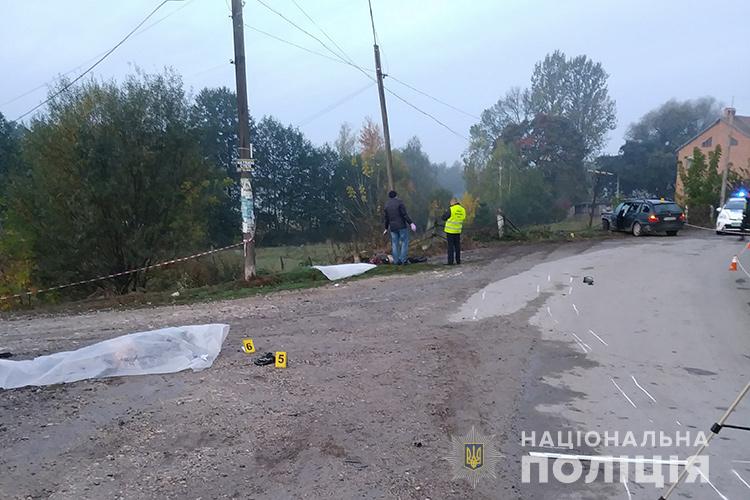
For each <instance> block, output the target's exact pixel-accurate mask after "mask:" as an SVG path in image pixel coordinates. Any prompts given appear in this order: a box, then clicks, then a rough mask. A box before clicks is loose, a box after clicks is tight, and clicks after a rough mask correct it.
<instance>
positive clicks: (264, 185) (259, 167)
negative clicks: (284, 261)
mask: <svg viewBox="0 0 750 500" xmlns="http://www.w3.org/2000/svg"><path fill="white" fill-rule="evenodd" d="M253 144H254V149H255V156H256V158H257V161H256V168H255V171H254V173H253V181H254V182H253V188H254V190H255V202H256V206H255V208H256V216H257V218H258V222H259V230H260V238H261V239H262V241H264V242H266V243H268V244H278V243H282V242H285V243H287V242H303V241H315V240H321V239H325V238H328V237H331V236H332V235H334V234H335V233H336V231H337V227H336V226H337V225H340V224H341V223H340V222H339V219H338V218H337V214H336V202H335V199H334V198H335V193H333V192H332V189H331V188H332V177H333V175H334V171H335V169H336V164H337V160H338V156H337V154H336V152H335V151H334V150H332V149H331V148H329V147H323V148H317V147H315V146H313V145H312V143H310V141H309V140H308V139H306V138H305V136H304V135H303V134H302V133H301V132H300V131H299V130H297V129H296V128H293V127H291V126H284V125H282V124H281V123H280V122H278V121H277V120H276V119H274V118H272V117H264V118H263V119H262V120H260V121H259V122H258V124H257V126H256V127H255V128H254V130H253Z"/></svg>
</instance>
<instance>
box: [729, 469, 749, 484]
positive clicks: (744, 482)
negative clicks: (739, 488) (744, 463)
mask: <svg viewBox="0 0 750 500" xmlns="http://www.w3.org/2000/svg"><path fill="white" fill-rule="evenodd" d="M732 472H734V475H735V476H737V479H739V480H740V481H742V484H744V485H745V486H747V487H748V488H750V484H747V481H745V480H744V479H742V476H740V474H739V472H737V471H736V470H734V469H732Z"/></svg>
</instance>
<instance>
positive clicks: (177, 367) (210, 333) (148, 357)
mask: <svg viewBox="0 0 750 500" xmlns="http://www.w3.org/2000/svg"><path fill="white" fill-rule="evenodd" d="M228 333H229V325H224V324H212V325H191V326H180V327H171V328H162V329H160V330H151V331H146V332H138V333H131V334H129V335H123V336H120V337H115V338H113V339H109V340H105V341H103V342H98V343H96V344H92V345H90V346H87V347H83V348H81V349H77V350H75V351H66V352H58V353H55V354H50V355H48V356H39V357H38V358H34V359H27V360H20V361H10V360H0V389H14V388H17V387H25V386H27V385H51V384H60V383H69V382H76V381H78V380H85V379H92V378H103V377H117V376H124V375H148V374H155V373H174V372H179V371H182V370H186V369H188V368H190V369H192V370H193V371H200V370H203V369H205V368H208V367H210V366H211V365H212V364H213V362H214V360H215V359H216V357H217V356H218V355H219V352H220V351H221V346H222V344H223V343H224V339H225V338H226V336H227V334H228Z"/></svg>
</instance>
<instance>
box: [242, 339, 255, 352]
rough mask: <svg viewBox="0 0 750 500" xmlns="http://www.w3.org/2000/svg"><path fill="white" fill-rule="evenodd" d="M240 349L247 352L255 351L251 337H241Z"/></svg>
mask: <svg viewBox="0 0 750 500" xmlns="http://www.w3.org/2000/svg"><path fill="white" fill-rule="evenodd" d="M242 350H243V351H245V353H247V354H251V353H253V352H255V345H253V339H242Z"/></svg>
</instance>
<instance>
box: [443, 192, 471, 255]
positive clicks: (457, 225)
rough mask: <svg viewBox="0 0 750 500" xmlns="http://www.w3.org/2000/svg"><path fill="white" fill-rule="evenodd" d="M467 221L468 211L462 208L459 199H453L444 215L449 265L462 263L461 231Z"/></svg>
mask: <svg viewBox="0 0 750 500" xmlns="http://www.w3.org/2000/svg"><path fill="white" fill-rule="evenodd" d="M465 219H466V209H465V208H464V207H462V206H461V203H459V201H458V198H451V206H450V208H449V209H448V210H446V212H445V213H444V214H443V220H444V221H445V237H446V239H447V240H448V265H449V266H452V265H453V263H454V257H455V263H456V264H460V263H461V230H462V229H463V227H464V220H465Z"/></svg>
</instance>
